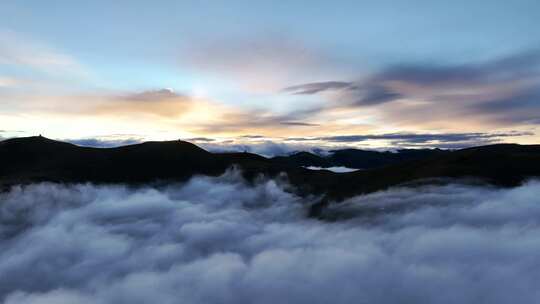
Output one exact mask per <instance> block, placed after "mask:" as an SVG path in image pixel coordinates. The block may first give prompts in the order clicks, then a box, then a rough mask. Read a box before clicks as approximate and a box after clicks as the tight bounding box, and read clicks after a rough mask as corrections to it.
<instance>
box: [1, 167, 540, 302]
mask: <svg viewBox="0 0 540 304" xmlns="http://www.w3.org/2000/svg"><path fill="white" fill-rule="evenodd" d="M283 187H286V184H283V181H272V180H260V181H259V182H258V183H256V184H255V185H253V186H248V185H247V184H246V183H245V182H244V181H243V180H242V179H241V178H240V177H239V175H238V174H237V173H228V174H226V175H224V176H222V177H217V178H209V177H198V178H194V179H192V180H191V181H189V182H188V183H186V184H184V185H176V186H170V187H167V188H162V189H156V188H150V187H142V188H137V189H133V188H128V187H123V186H92V185H71V186H62V185H55V184H38V185H29V186H24V187H22V186H21V187H14V188H12V190H11V191H9V192H7V193H3V194H1V195H0V231H1V232H2V234H1V235H5V232H9V238H5V237H4V238H1V239H0V248H2V250H1V251H0V301H2V302H3V303H6V304H15V303H17V304H38V303H85V304H86V303H97V304H107V303H116V304H122V303H164V304H172V303H178V301H179V299H180V300H181V302H182V303H186V304H190V303H206V304H211V303H222V304H226V303H235V304H243V303H262V304H264V303H297V304H302V303H311V304H317V303H321V304H322V303H325V304H326V303H330V302H332V303H381V304H387V303H388V304H389V303H418V304H423V303H440V304H450V303H464V304H468V303H471V304H472V303H479V301H480V302H482V303H491V304H499V303H501V304H502V303H537V302H539V301H540V292H539V291H538V288H537V285H538V284H537V282H538V279H540V269H539V268H538V251H539V250H540V237H539V235H540V220H539V219H540V205H539V204H538V203H537V201H538V200H537V197H538V195H540V184H539V183H536V182H531V183H528V184H526V185H523V186H521V187H518V188H514V189H493V188H489V187H478V186H476V187H475V186H465V185H458V184H450V185H447V186H437V187H435V186H424V187H415V188H395V189H391V190H388V191H385V192H379V193H374V194H371V195H367V196H359V197H356V198H352V199H350V200H348V201H347V202H344V203H342V204H339V205H335V206H333V207H332V208H330V209H329V210H327V211H325V212H326V214H327V215H334V216H343V217H347V218H349V220H347V221H337V222H321V221H317V220H312V219H307V218H306V217H305V213H306V208H307V206H308V205H309V204H310V203H312V202H316V201H317V200H316V199H313V200H311V199H301V198H298V197H296V196H294V195H291V194H289V193H287V192H285V191H284V190H283ZM479 299H480V300H479Z"/></svg>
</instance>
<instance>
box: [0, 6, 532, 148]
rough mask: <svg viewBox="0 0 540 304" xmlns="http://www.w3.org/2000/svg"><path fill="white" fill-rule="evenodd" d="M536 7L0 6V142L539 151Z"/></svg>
mask: <svg viewBox="0 0 540 304" xmlns="http://www.w3.org/2000/svg"><path fill="white" fill-rule="evenodd" d="M539 28H540V2H539V1H536V0H530V1H529V0H516V1H497V0H491V1H484V0H478V1H474V2H473V3H471V1H462V0H456V1H421V0H416V1H384V0H383V1H380V0H379V1H280V2H278V1H172V0H171V1H169V0H163V1H152V2H149V1H86V2H79V1H77V2H75V1H67V0H52V1H24V0H20V1H2V2H0V138H9V137H18V136H28V135H37V134H42V135H44V136H47V137H50V138H55V139H62V140H70V141H73V142H76V143H80V144H87V145H94V146H109V145H114V144H123V143H131V142H138V141H143V140H170V139H184V140H190V141H192V142H195V143H199V144H201V145H206V146H207V147H244V146H246V145H248V146H249V145H263V146H268V145H272V147H278V148H280V147H281V148H282V149H284V150H286V148H283V147H294V148H295V149H304V148H307V147H323V148H325V147H327V148H328V147H362V148H401V147H409V148H417V147H440V148H459V147H465V146H471V145H479V144H490V143H497V142H517V143H522V144H531V143H538V142H540V130H539V125H540V35H539V32H540V30H538V29H539Z"/></svg>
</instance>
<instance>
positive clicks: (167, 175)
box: [0, 137, 540, 215]
mask: <svg viewBox="0 0 540 304" xmlns="http://www.w3.org/2000/svg"><path fill="white" fill-rule="evenodd" d="M305 153H307V152H305ZM305 153H302V154H300V156H302V157H304V158H305V157H308V158H309V157H311V155H308V154H305ZM377 153H381V152H377ZM296 161H298V160H296ZM232 166H237V167H239V168H240V169H241V171H242V174H243V175H244V177H245V178H246V179H247V180H248V181H253V180H255V178H256V177H257V176H260V175H264V176H268V177H275V176H278V175H280V174H282V173H284V174H286V175H287V177H288V180H289V182H290V184H291V185H292V186H293V188H294V191H295V192H296V193H297V194H299V195H321V196H322V200H321V203H320V205H319V206H315V207H314V209H313V215H316V214H317V208H319V209H320V208H323V207H324V206H326V205H328V204H329V203H331V202H334V201H341V200H344V199H346V198H348V197H351V196H354V195H359V194H365V193H370V192H374V191H379V190H383V189H386V188H389V187H393V186H397V185H400V184H405V183H411V182H415V181H418V180H426V179H437V178H450V179H463V178H474V179H478V180H482V181H483V182H485V183H489V184H493V185H497V186H515V185H518V184H519V183H521V182H523V181H524V180H526V179H528V178H532V177H537V176H540V145H517V144H495V145H488V146H479V147H472V148H467V149H462V150H455V151H446V152H440V151H439V152H436V153H427V154H426V155H423V157H420V158H415V159H405V160H402V161H400V162H396V163H389V164H386V165H384V166H379V167H376V168H372V169H367V170H359V171H355V172H350V173H333V172H330V171H327V170H320V171H319V170H308V169H306V168H303V167H302V166H303V165H302V164H298V163H295V162H294V161H290V162H287V161H285V160H284V159H283V158H281V159H277V160H276V159H275V158H266V157H263V156H260V155H257V154H251V153H246V152H243V153H211V152H208V151H206V150H204V149H202V148H200V147H198V146H196V145H194V144H192V143H189V142H185V141H180V140H177V141H165V142H156V141H154V142H145V143H141V144H133V145H127V146H121V147H116V148H90V147H81V146H77V145H74V144H70V143H65V142H61V141H55V140H51V139H47V138H44V137H26V138H14V139H8V140H4V141H1V142H0V186H2V188H4V189H6V188H7V187H10V186H11V185H15V184H28V183H34V182H60V183H84V182H91V183H97V184H108V183H126V184H144V183H162V182H171V181H174V182H182V181H186V180H188V179H189V178H191V177H193V176H195V175H209V176H218V175H220V174H223V173H224V172H225V171H226V170H227V169H228V168H230V167H232Z"/></svg>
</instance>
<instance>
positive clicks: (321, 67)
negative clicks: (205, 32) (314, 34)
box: [181, 33, 337, 93]
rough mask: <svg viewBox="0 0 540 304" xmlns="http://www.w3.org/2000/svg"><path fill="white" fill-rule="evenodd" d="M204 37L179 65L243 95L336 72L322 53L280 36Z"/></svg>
mask: <svg viewBox="0 0 540 304" xmlns="http://www.w3.org/2000/svg"><path fill="white" fill-rule="evenodd" d="M205 38H207V39H201V37H197V38H196V39H195V40H193V41H192V43H191V44H190V45H189V47H186V48H185V49H184V50H182V51H183V53H182V57H181V58H182V61H183V62H182V63H183V64H184V65H186V66H190V67H192V68H194V69H196V71H197V73H198V74H201V73H202V74H206V75H214V77H215V76H217V77H219V78H221V79H222V81H227V82H229V83H231V82H232V84H233V85H235V86H238V87H241V88H242V90H243V91H244V92H252V93H253V92H255V93H269V92H274V91H276V90H279V89H280V88H281V87H283V86H284V84H287V83H289V82H291V81H295V80H296V81H298V79H313V78H314V77H322V76H323V75H326V76H328V75H329V74H330V75H333V74H334V73H333V72H334V71H335V70H337V67H336V60H335V59H333V58H330V56H329V55H327V54H326V53H325V52H322V51H320V50H317V48H315V47H313V46H310V45H307V44H306V43H305V42H304V41H302V39H298V37H291V36H289V35H284V34H283V33H277V34H275V33H265V34H264V35H258V36H256V37H250V36H243V37H242V36H236V37H227V38H223V37H205Z"/></svg>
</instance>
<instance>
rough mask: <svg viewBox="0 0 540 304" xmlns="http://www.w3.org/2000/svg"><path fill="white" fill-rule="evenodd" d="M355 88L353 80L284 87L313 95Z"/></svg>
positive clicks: (298, 93) (286, 90)
mask: <svg viewBox="0 0 540 304" xmlns="http://www.w3.org/2000/svg"><path fill="white" fill-rule="evenodd" d="M353 88H354V84H353V83H352V82H344V81H325V82H313V83H305V84H301V85H295V86H290V87H286V88H284V89H283V91H285V92H289V93H292V94H296V95H313V94H317V93H321V92H324V91H329V90H351V89H353Z"/></svg>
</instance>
